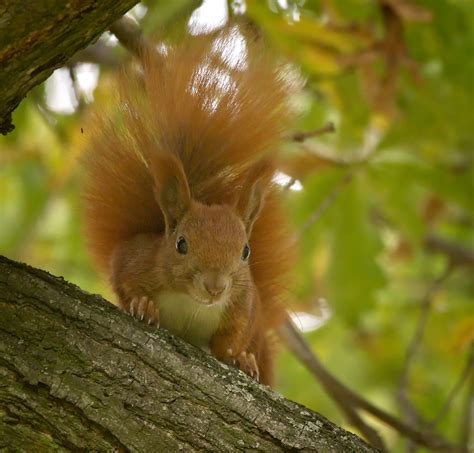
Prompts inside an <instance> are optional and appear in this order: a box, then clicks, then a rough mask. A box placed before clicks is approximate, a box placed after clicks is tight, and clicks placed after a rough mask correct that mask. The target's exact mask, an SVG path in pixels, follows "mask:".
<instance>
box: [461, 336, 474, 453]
mask: <svg viewBox="0 0 474 453" xmlns="http://www.w3.org/2000/svg"><path fill="white" fill-rule="evenodd" d="M471 348H472V345H471ZM471 351H472V349H471ZM470 381H471V382H470V383H469V388H468V391H467V398H466V403H465V406H464V408H463V411H462V413H463V415H464V416H463V417H461V424H460V430H459V434H460V436H459V437H460V443H461V445H463V446H464V447H465V448H466V450H469V447H471V451H472V447H473V446H474V429H473V421H474V373H471V379H470Z"/></svg>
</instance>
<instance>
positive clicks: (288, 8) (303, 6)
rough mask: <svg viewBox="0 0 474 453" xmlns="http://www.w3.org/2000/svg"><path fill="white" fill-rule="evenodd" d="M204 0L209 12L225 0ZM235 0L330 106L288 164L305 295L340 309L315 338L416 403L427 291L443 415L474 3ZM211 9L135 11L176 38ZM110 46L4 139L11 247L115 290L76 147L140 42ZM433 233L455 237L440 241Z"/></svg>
mask: <svg viewBox="0 0 474 453" xmlns="http://www.w3.org/2000/svg"><path fill="white" fill-rule="evenodd" d="M205 3H206V4H207V9H201V12H202V14H201V16H203V17H204V18H206V14H207V15H212V14H213V8H215V7H216V5H217V4H218V3H219V0H216V1H214V2H212V1H210V2H209V1H207V2H205ZM230 3H231V5H229V7H228V11H229V14H230V15H232V12H233V10H234V11H238V10H242V9H246V15H247V16H248V18H249V19H250V20H251V21H253V22H254V24H255V26H256V27H258V28H259V29H260V30H262V33H263V35H264V36H265V39H266V40H267V42H268V45H269V47H272V48H274V50H275V52H277V53H279V54H281V55H283V56H284V58H286V59H287V60H288V61H289V62H291V63H292V64H294V66H295V68H297V70H298V71H300V72H301V76H302V77H303V78H304V80H305V82H306V83H305V88H304V90H303V92H302V94H301V95H299V96H298V97H297V98H295V100H294V106H295V109H296V111H297V113H298V123H297V124H296V125H295V130H311V129H316V128H318V127H320V126H321V125H323V124H325V123H326V122H328V121H332V122H334V123H335V125H336V129H337V130H336V132H335V133H332V134H324V135H321V136H316V137H313V138H309V139H307V140H306V141H304V142H303V143H293V142H289V143H286V144H285V145H284V146H283V148H282V151H283V153H284V156H285V158H284V160H283V161H282V171H284V172H285V173H287V174H288V175H289V176H291V177H292V178H294V180H298V181H300V182H301V183H302V186H303V190H300V191H297V190H288V191H287V194H286V195H287V196H286V201H287V207H288V212H289V214H290V216H289V217H290V219H292V222H293V223H294V225H293V226H294V229H295V231H296V232H297V234H299V236H298V239H299V240H298V244H299V261H298V265H297V268H296V269H295V287H294V291H293V294H294V310H295V311H298V312H303V311H304V312H307V313H311V314H313V315H314V316H318V314H320V313H321V311H322V308H324V307H325V306H326V305H327V306H328V307H329V309H330V311H331V317H330V318H329V320H327V321H326V322H325V323H322V326H320V327H319V328H318V329H317V330H314V331H311V332H310V333H308V334H307V337H308V339H309V341H310V342H311V344H312V346H313V348H314V350H315V351H317V353H318V354H319V355H320V357H321V359H322V361H323V362H324V363H325V364H326V365H327V366H328V368H329V369H330V370H332V371H333V372H334V373H335V375H337V376H338V377H339V378H340V379H341V380H342V381H344V382H346V383H347V384H349V385H350V387H351V388H353V389H354V390H356V391H357V392H358V393H360V394H362V395H364V397H366V398H368V399H370V400H371V401H373V402H375V403H376V404H378V405H380V406H381V407H383V408H384V409H386V410H387V411H390V412H392V413H394V414H400V408H399V407H398V405H397V399H396V392H397V386H398V382H399V378H400V375H401V373H402V369H403V366H404V363H405V355H406V351H407V347H408V344H409V343H410V340H411V338H412V336H413V334H414V332H415V329H416V326H417V325H418V322H419V318H420V312H421V311H422V305H423V304H425V305H426V304H428V318H427V323H426V327H425V329H424V332H423V336H422V338H420V344H419V345H418V349H417V354H416V356H415V357H414V362H413V366H412V367H411V368H410V373H409V376H408V388H407V392H408V395H409V398H410V399H411V401H412V402H413V404H414V406H415V407H416V409H417V411H418V412H419V413H420V414H421V416H422V417H424V418H426V419H427V420H428V421H429V420H431V419H433V418H434V417H435V416H436V414H437V413H438V411H440V410H441V407H442V406H443V404H444V402H445V401H446V398H447V395H448V393H449V391H450V389H451V388H452V387H453V386H454V384H455V382H456V381H457V379H458V378H459V375H460V374H461V370H462V368H463V367H464V366H465V362H466V360H467V356H468V353H469V348H470V345H471V344H472V341H473V339H474V313H473V309H472V307H473V297H472V296H473V287H474V281H473V279H472V262H471V264H470V266H468V265H465V263H464V265H463V263H461V264H459V263H457V264H459V265H454V266H451V268H450V269H451V271H450V272H449V274H448V275H447V276H446V278H444V279H443V281H442V282H441V283H440V284H439V285H437V286H436V288H435V289H434V290H433V291H432V292H431V294H428V296H427V295H426V294H427V292H428V291H429V288H430V287H432V285H433V282H434V281H435V280H436V279H437V278H439V277H440V276H441V275H442V274H443V273H445V272H446V269H447V268H448V267H449V266H450V262H451V261H452V260H451V259H452V258H455V257H456V255H455V254H454V255H453V253H454V252H456V251H459V249H461V250H465V251H470V253H471V254H472V252H473V245H474V234H473V225H474V209H473V208H474V206H473V194H474V173H473V146H474V132H473V131H474V115H473V114H472V105H473V99H472V92H473V80H474V59H473V58H472V56H473V55H474V14H472V3H471V2H469V1H467V0H465V1H464V0H450V1H443V2H442V1H437V0H420V1H417V2H416V4H415V3H414V2H412V1H408V0H404V1H398V2H397V1H388V0H386V1H380V2H375V1H371V0H344V1H342V0H332V1H331V0H319V1H318V0H307V1H304V0H286V1H277V0H269V1H257V0H254V1H250V0H249V1H247V2H246V3H245V2H243V1H235V0H234V1H232V2H230ZM394 5H395V6H394ZM143 6H145V8H143ZM197 7H199V2H196V1H191V0H180V1H173V2H169V1H151V0H149V1H145V2H143V3H142V5H141V7H139V8H138V9H137V8H135V9H134V10H133V11H134V13H135V14H136V17H137V18H139V20H140V23H141V27H142V29H143V30H144V31H145V33H147V34H156V31H157V30H158V34H159V36H164V37H166V38H170V37H173V36H175V35H177V34H178V33H179V30H181V29H183V28H184V27H185V26H186V24H187V22H188V20H189V16H190V15H191V14H192V13H193V11H195V8H197ZM214 12H215V11H214ZM195 14H196V13H195ZM96 48H101V49H102V50H104V48H105V50H106V53H107V59H106V60H105V59H104V61H103V62H102V63H100V64H99V66H98V69H99V70H100V76H99V81H98V86H97V87H95V90H94V91H93V98H94V102H93V103H91V102H90V100H91V98H92V93H89V94H87V93H85V91H84V89H83V86H82V85H81V72H80V71H79V70H78V66H77V64H79V63H77V62H78V61H85V62H87V61H91V62H92V63H93V64H97V63H98V61H99V62H100V61H101V60H100V58H98V57H96V56H97V54H98V52H96V53H94V52H92V51H91V52H89V53H88V52H87V51H86V52H85V53H84V54H83V55H82V56H81V57H80V58H79V56H78V59H77V61H75V62H72V63H71V65H70V67H69V68H67V69H66V70H64V71H65V72H64V74H65V78H64V77H63V81H62V90H63V91H62V94H61V96H63V97H64V96H69V97H71V99H72V107H71V108H70V111H69V112H68V113H61V112H58V111H57V110H58V109H57V108H56V109H55V108H54V106H52V105H51V102H50V98H51V96H52V95H51V93H48V92H47V90H46V87H47V84H46V85H43V86H40V87H37V88H36V89H35V90H33V92H31V93H30V94H29V96H28V98H27V99H26V100H24V101H23V102H22V104H21V105H20V107H19V108H18V109H17V110H16V111H15V113H14V123H15V125H16V129H15V131H14V132H13V133H11V134H9V135H8V136H6V137H3V138H0V209H1V210H0V225H1V228H0V253H2V254H5V255H7V256H9V257H12V258H15V259H19V260H23V261H26V262H28V263H30V264H32V265H34V266H38V267H40V268H44V269H47V270H49V271H51V272H52V273H54V274H58V275H63V276H64V277H65V278H66V279H68V280H70V281H72V282H74V283H76V284H78V285H79V286H81V287H82V288H84V289H87V290H89V291H91V292H100V293H102V294H104V295H106V296H108V297H109V298H110V297H111V294H110V292H109V290H108V288H107V287H106V284H105V283H104V281H103V280H102V279H101V278H100V277H99V276H98V275H97V274H96V273H95V271H94V270H93V269H92V267H91V265H90V262H89V260H88V257H87V254H86V252H85V250H84V246H83V241H82V236H81V221H80V208H79V204H80V200H78V197H77V192H78V190H77V185H78V176H79V174H78V173H79V172H78V171H77V162H76V161H77V158H78V156H79V155H80V152H81V148H82V146H83V145H84V140H83V136H82V134H81V125H82V124H84V123H85V121H86V120H87V117H88V114H89V112H90V109H91V106H92V105H94V103H96V104H104V103H106V99H107V95H108V93H109V90H110V85H111V84H110V80H111V78H112V77H113V74H114V71H115V69H116V67H117V65H118V64H119V62H120V61H121V60H122V59H123V58H124V56H125V55H126V53H125V52H124V50H123V49H122V48H120V46H117V45H114V42H113V40H111V38H110V36H108V37H104V38H103V39H102V40H100V41H99V43H98V44H97V45H96ZM97 58H98V61H96V60H97ZM328 197H329V198H328ZM324 205H325V206H324ZM320 207H321V209H320V211H321V212H319V213H318V212H317V210H318V209H319V208H320ZM322 207H325V208H326V209H322ZM315 213H316V214H315ZM317 214H319V215H317ZM316 217H317V218H316ZM311 219H313V220H314V221H312V220H311ZM433 236H435V237H436V238H438V239H439V238H441V239H443V240H445V241H449V244H450V246H453V247H452V248H449V247H448V248H445V249H442V250H433V249H429V248H427V244H426V241H427V238H428V237H433ZM454 246H455V247H454ZM453 250H454V252H453ZM455 264H456V263H455ZM321 300H322V301H323V302H321ZM278 376H279V378H278V387H277V389H278V390H279V391H281V392H282V393H283V394H284V395H285V396H287V397H289V398H291V399H294V400H296V401H299V402H302V403H303V404H305V405H307V406H308V407H311V408H313V409H315V410H317V411H319V412H321V413H323V414H324V415H326V416H327V417H329V418H330V419H332V420H334V421H335V422H337V423H339V424H342V425H344V423H345V421H344V420H343V418H342V416H341V414H340V413H339V412H338V410H337V409H336V407H335V406H334V404H333V403H332V402H331V400H330V399H329V398H328V396H327V395H325V394H324V391H323V390H321V388H320V386H319V385H318V384H317V383H316V382H314V381H313V380H312V378H311V377H310V376H309V374H308V373H307V372H306V371H305V370H304V369H303V368H302V367H301V365H299V364H298V363H296V361H295V359H294V358H293V357H290V356H289V354H288V353H286V352H284V351H282V354H281V356H280V360H279V366H278ZM465 387H467V386H465ZM467 397H468V391H467V388H463V389H461V391H460V392H459V394H458V395H457V397H456V398H455V399H454V401H453V402H452V404H451V405H450V407H449V410H448V411H447V414H446V416H444V417H442V419H441V420H440V421H439V425H438V427H439V430H440V432H442V433H443V434H444V435H445V436H446V437H448V438H449V439H451V440H459V436H460V433H459V431H460V426H461V425H462V419H463V417H464V416H466V414H467V413H466V412H463V411H465V409H464V406H463V403H464V404H465V402H466V400H467ZM378 428H380V429H381V432H382V433H383V434H384V435H385V437H386V438H387V439H388V440H389V445H390V449H391V450H393V451H401V449H402V446H403V440H402V439H401V438H400V437H399V436H397V434H396V433H395V432H394V431H392V430H390V429H388V428H386V427H385V426H383V425H380V426H378Z"/></svg>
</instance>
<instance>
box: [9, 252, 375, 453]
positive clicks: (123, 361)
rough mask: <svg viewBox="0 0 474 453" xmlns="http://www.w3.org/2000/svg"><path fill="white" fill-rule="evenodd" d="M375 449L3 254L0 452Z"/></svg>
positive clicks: (157, 331) (103, 303) (186, 346)
mask: <svg viewBox="0 0 474 453" xmlns="http://www.w3.org/2000/svg"><path fill="white" fill-rule="evenodd" d="M3 448H5V449H6V450H7V451H56V450H58V451H69V450H74V451H77V450H84V451H90V450H94V451H137V452H156V451H166V450H168V451H178V450H184V451H219V452H224V451H249V450H252V451H254V450H261V451H271V452H276V451H289V450H298V451H328V452H329V451H330V452H338V451H340V452H349V451H357V452H363V451H374V450H373V449H372V448H371V447H369V446H368V445H367V444H366V443H364V442H363V441H362V440H361V439H359V438H358V437H357V436H355V435H353V434H351V433H348V432H347V431H344V430H343V429H341V428H339V427H337V426H335V425H333V424H332V423H330V422H329V421H328V420H326V419H325V418H324V417H322V416H320V415H318V414H316V413H314V412H312V411H310V410H308V409H306V408H304V407H302V406H300V405H298V404H296V403H293V402H291V401H288V400H286V399H284V398H282V397H281V396H280V395H278V394H276V393H274V392H273V391H271V390H270V389H268V388H266V387H264V386H262V385H259V384H257V383H256V382H255V381H253V380H251V379H250V378H248V377H247V376H246V375H244V374H243V373H241V372H240V371H237V370H235V369H231V368H228V367H227V366H226V365H224V364H221V363H220V362H218V361H216V360H215V359H214V358H212V357H211V356H209V355H207V354H205V353H204V352H202V351H201V350H199V349H196V348H194V347H193V346H191V345H189V344H187V343H185V342H184V341H182V340H180V339H179V338H176V337H173V336H171V335H169V334H168V333H167V332H166V331H165V330H163V329H156V328H153V327H150V326H148V325H145V324H144V323H141V322H139V321H137V320H135V319H133V318H131V317H130V316H128V315H127V314H125V313H123V312H121V311H120V310H118V309H117V308H116V307H114V306H113V305H111V304H110V303H108V302H106V301H105V300H103V299H102V298H100V297H99V296H94V295H89V294H86V293H84V292H83V291H81V290H80V289H79V288H77V287H75V286H74V285H71V284H69V283H67V282H65V281H64V280H62V279H61V278H56V277H53V276H51V275H49V274H47V273H46V272H44V271H40V270H37V269H33V268H31V267H28V266H26V265H23V264H19V263H16V262H13V261H10V260H8V259H6V258H2V257H0V450H3Z"/></svg>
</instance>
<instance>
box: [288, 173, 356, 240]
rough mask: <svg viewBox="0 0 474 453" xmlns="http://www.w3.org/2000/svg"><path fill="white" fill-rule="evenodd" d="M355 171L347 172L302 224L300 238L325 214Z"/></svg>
mask: <svg viewBox="0 0 474 453" xmlns="http://www.w3.org/2000/svg"><path fill="white" fill-rule="evenodd" d="M352 176H353V172H352V171H349V172H347V173H346V174H345V175H344V176H343V177H342V178H341V179H340V180H339V181H338V182H337V183H336V185H335V186H334V187H333V188H332V189H331V191H330V192H329V193H328V194H327V195H326V197H325V198H324V199H323V201H322V202H321V204H320V205H319V206H318V208H317V209H316V210H315V211H314V212H313V213H312V214H311V215H310V216H309V217H308V219H307V220H306V222H305V223H304V224H303V225H302V226H301V228H300V230H299V232H298V235H297V236H298V238H300V237H301V236H302V235H303V233H304V232H305V231H306V230H307V229H308V228H309V227H310V226H312V225H314V224H315V223H316V222H317V221H318V220H319V218H320V217H321V216H322V215H323V214H324V212H325V211H326V210H327V209H328V208H329V206H331V204H332V203H333V202H334V200H335V199H336V197H337V196H338V195H339V193H340V192H341V190H342V189H343V188H344V186H345V185H347V184H348V183H349V182H350V181H351V180H352Z"/></svg>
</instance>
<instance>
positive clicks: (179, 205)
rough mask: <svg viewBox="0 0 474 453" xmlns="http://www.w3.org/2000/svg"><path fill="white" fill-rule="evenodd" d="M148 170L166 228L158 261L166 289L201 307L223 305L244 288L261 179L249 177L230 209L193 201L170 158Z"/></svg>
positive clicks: (260, 199) (178, 167)
mask: <svg viewBox="0 0 474 453" xmlns="http://www.w3.org/2000/svg"><path fill="white" fill-rule="evenodd" d="M151 165H152V170H153V176H154V180H155V197H156V199H157V202H158V204H159V206H160V208H161V211H162V213H163V217H164V222H165V235H164V237H163V242H162V247H161V248H160V259H161V260H164V261H165V263H166V269H164V272H165V275H166V279H167V283H168V284H169V287H170V288H172V289H173V290H175V291H177V292H182V293H186V294H188V295H190V296H191V297H193V298H194V299H195V300H196V301H197V302H199V303H202V304H204V305H213V304H217V303H225V302H226V301H227V300H228V299H229V296H230V294H231V292H233V291H245V290H246V289H247V288H249V286H250V285H252V284H253V283H252V281H251V277H250V269H249V259H250V254H251V250H250V245H249V240H250V234H251V231H252V227H253V224H254V222H255V220H256V219H257V217H258V214H259V212H260V209H261V207H262V203H263V198H264V193H265V190H264V189H265V181H264V178H259V177H258V175H256V176H255V175H254V174H255V172H252V174H253V175H254V176H253V177H252V178H249V180H248V183H247V184H245V185H244V187H243V188H242V191H241V192H240V196H239V198H238V201H237V203H235V204H233V205H226V204H222V205H220V204H214V205H206V204H203V203H200V202H198V201H196V200H193V199H192V197H191V192H190V189H189V186H188V183H187V179H186V175H185V173H184V170H183V167H182V165H181V163H180V161H179V160H178V159H177V158H176V157H175V156H174V155H172V154H168V153H166V154H164V153H163V155H160V156H159V157H158V156H156V157H154V158H153V159H152V160H151ZM250 179H252V180H251V181H250Z"/></svg>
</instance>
